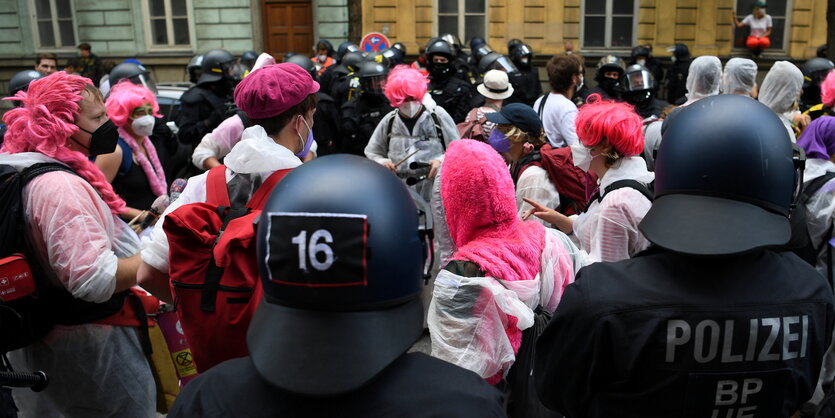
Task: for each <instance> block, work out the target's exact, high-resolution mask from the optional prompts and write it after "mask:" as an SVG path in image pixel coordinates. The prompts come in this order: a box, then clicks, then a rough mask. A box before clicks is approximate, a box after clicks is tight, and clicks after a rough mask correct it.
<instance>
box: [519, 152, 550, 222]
mask: <svg viewBox="0 0 835 418" xmlns="http://www.w3.org/2000/svg"><path fill="white" fill-rule="evenodd" d="M523 198H528V199H531V200H534V201H537V202H539V203H541V204H543V205H545V206H546V207H549V208H551V209H556V208H558V207H559V206H560V194H559V192H557V188H556V187H554V183H551V178H550V177H549V176H548V172H547V171H545V169H544V168H542V167H538V166H535V165H531V166H529V167H528V168H526V169H525V171H523V172H522V174H520V175H519V180H517V181H516V208H517V210H518V213H519V217H520V218H521V217H522V214H523V213H524V212H525V211H526V210H528V209H530V208H531V205H529V204H527V203H525V201H524V200H522V199H523ZM531 219H536V220H537V221H538V222H539V223H541V224H543V225H545V226H551V225H550V224H549V223H548V222H546V221H543V220H542V219H539V218H537V217H535V216H534V217H531Z"/></svg>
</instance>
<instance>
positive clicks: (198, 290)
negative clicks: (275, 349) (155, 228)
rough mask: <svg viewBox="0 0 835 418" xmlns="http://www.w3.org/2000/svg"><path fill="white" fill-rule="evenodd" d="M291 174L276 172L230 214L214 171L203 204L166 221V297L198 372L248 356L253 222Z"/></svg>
mask: <svg viewBox="0 0 835 418" xmlns="http://www.w3.org/2000/svg"><path fill="white" fill-rule="evenodd" d="M289 171H290V170H279V171H276V172H275V173H273V174H272V175H271V176H270V177H269V178H267V180H266V181H264V183H263V184H261V186H260V187H259V188H258V190H257V191H256V192H255V193H254V194H253V195H252V197H251V198H250V200H249V202H248V203H247V204H246V207H243V208H233V207H230V202H229V190H228V189H227V186H226V167H225V166H218V167H215V168H212V169H211V170H210V171H209V173H208V175H207V178H206V202H205V203H191V204H188V205H183V206H181V207H179V208H177V209H176V210H174V211H173V212H171V213H170V214H168V216H167V217H166V218H165V222H164V223H163V229H164V230H165V234H166V235H167V236H168V243H169V247H170V249H169V252H168V254H169V260H170V267H169V274H170V278H171V294H172V296H173V297H174V301H175V306H176V309H177V314H178V315H179V317H180V324H181V325H182V328H183V333H184V334H185V336H186V340H187V341H188V345H189V346H190V347H191V352H192V355H193V357H194V363H195V365H196V366H197V370H198V371H200V372H201V373H202V372H205V371H206V370H208V369H209V368H211V367H213V366H215V365H216V364H218V363H220V362H223V361H225V360H229V359H232V358H236V357H245V356H248V355H249V350H247V346H246V332H247V328H248V327H249V322H250V321H251V320H252V315H253V313H254V312H255V308H256V307H257V306H258V303H259V302H260V301H261V297H262V289H261V280H260V279H259V276H258V263H257V262H256V254H255V242H256V235H255V221H256V220H257V219H258V216H259V215H260V214H261V208H262V207H263V206H264V203H266V201H267V198H268V197H269V195H270V192H272V189H273V187H274V186H275V185H276V184H277V183H278V182H279V181H280V180H281V179H282V178H283V177H284V176H285V175H286V174H287V173H288V172H289Z"/></svg>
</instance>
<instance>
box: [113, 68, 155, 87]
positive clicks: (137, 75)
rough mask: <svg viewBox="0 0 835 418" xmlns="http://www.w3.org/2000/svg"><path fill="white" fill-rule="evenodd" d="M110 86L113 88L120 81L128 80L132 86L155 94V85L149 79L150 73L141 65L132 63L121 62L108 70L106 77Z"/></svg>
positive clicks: (152, 80)
mask: <svg viewBox="0 0 835 418" xmlns="http://www.w3.org/2000/svg"><path fill="white" fill-rule="evenodd" d="M108 79H109V80H110V86H111V87H112V86H115V85H116V84H118V83H119V82H120V81H122V80H125V79H127V80H130V82H131V83H133V84H138V85H141V86H143V87H145V88H147V89H148V90H151V91H152V92H153V93H154V94H157V83H156V82H155V81H154V78H153V77H151V73H150V72H148V70H147V69H146V68H145V66H143V65H139V64H134V63H132V62H123V63H121V64H119V65H117V66H115V67H113V69H112V70H110V75H109V76H108Z"/></svg>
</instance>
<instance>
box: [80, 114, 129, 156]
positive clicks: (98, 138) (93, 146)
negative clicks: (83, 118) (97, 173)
mask: <svg viewBox="0 0 835 418" xmlns="http://www.w3.org/2000/svg"><path fill="white" fill-rule="evenodd" d="M78 129H81V130H82V131H84V132H87V133H88V134H90V135H91V137H90V146H89V147H86V146H84V145H82V144H81V143H80V142H78V140H77V139H75V138H73V137H70V139H72V140H73V141H75V143H76V144H78V145H79V146H81V147H84V148H86V149H87V152H88V153H89V154H90V156H96V155H102V154H110V153H111V152H113V151H116V143H117V142H118V141H119V131H118V130H117V129H116V125H114V124H113V122H112V121H110V120H108V121H107V122H105V123H104V124H102V125H101V126H99V127H98V128H97V129H96V130H95V131H93V132H90V131H88V130H86V129H84V128H82V127H80V126H79V127H78Z"/></svg>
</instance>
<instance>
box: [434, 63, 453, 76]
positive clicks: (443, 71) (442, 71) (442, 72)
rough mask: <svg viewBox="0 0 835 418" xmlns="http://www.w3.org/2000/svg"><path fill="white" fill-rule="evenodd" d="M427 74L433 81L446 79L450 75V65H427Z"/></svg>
mask: <svg viewBox="0 0 835 418" xmlns="http://www.w3.org/2000/svg"><path fill="white" fill-rule="evenodd" d="M429 74H430V75H431V76H432V78H433V79H440V80H443V79H446V78H449V76H451V75H452V64H450V63H448V62H446V63H437V62H433V63H431V64H429Z"/></svg>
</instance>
